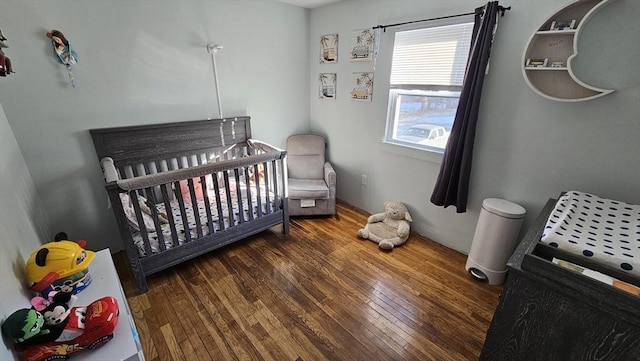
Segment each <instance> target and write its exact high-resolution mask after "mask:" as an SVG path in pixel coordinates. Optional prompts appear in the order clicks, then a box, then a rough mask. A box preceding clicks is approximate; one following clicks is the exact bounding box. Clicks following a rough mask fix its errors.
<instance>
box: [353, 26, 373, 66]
mask: <svg viewBox="0 0 640 361" xmlns="http://www.w3.org/2000/svg"><path fill="white" fill-rule="evenodd" d="M374 43H375V35H374V32H373V29H360V30H354V31H353V33H352V35H351V61H371V60H373V45H374Z"/></svg>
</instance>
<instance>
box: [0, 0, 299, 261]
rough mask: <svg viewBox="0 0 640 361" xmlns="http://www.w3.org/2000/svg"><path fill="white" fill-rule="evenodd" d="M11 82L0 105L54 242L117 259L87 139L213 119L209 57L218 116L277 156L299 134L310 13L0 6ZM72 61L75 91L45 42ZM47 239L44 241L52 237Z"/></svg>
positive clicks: (111, 4)
mask: <svg viewBox="0 0 640 361" xmlns="http://www.w3.org/2000/svg"><path fill="white" fill-rule="evenodd" d="M0 24H1V25H2V30H3V31H4V34H5V35H6V36H7V38H8V39H9V46H10V48H9V49H5V50H6V51H5V53H6V54H7V56H9V57H10V58H11V60H12V61H13V64H14V65H13V67H14V70H15V71H16V73H15V74H12V75H10V76H9V77H7V78H2V79H0V101H2V104H4V107H5V112H6V116H7V119H8V120H9V123H10V124H11V126H12V128H13V132H14V134H15V137H16V139H17V142H18V144H20V148H21V149H22V153H23V155H24V158H25V161H26V164H27V166H28V168H29V170H30V171H31V175H32V177H33V181H34V182H35V185H36V188H37V190H38V194H39V195H40V197H41V200H42V202H43V203H44V206H45V208H46V210H47V211H48V213H49V216H50V221H51V225H52V227H53V230H52V231H53V232H54V233H55V232H56V231H59V230H62V231H66V232H67V233H68V234H69V236H70V238H72V239H86V240H87V241H88V248H90V249H94V250H97V249H102V248H105V247H110V248H112V250H118V249H121V248H122V245H121V242H120V240H119V236H118V232H117V227H116V223H115V220H114V217H113V215H112V213H111V211H110V210H108V209H107V198H106V193H105V191H104V188H103V185H104V182H103V180H102V175H101V172H100V167H99V164H98V159H97V157H96V155H95V151H94V148H93V143H92V142H91V138H90V136H89V132H88V130H89V129H91V128H103V127H113V126H124V125H134V124H146V123H159V122H170V121H182V120H196V119H206V118H209V117H216V116H217V114H218V108H217V105H216V94H215V88H214V83H213V70H212V66H211V58H210V55H209V54H208V53H207V51H206V44H208V43H220V44H222V45H224V49H223V50H221V51H220V52H219V53H218V54H217V57H216V60H217V66H218V75H219V80H220V95H221V100H222V101H221V103H222V109H223V115H224V116H234V115H250V116H251V117H252V127H253V136H254V137H255V138H258V139H261V140H264V141H267V142H269V143H272V144H274V145H276V146H284V141H285V139H286V136H287V135H289V134H291V133H294V132H300V131H305V130H307V129H308V127H309V100H308V96H307V92H308V89H309V82H308V74H309V63H308V55H307V54H308V52H309V51H308V49H309V44H308V39H309V33H308V29H309V11H308V10H306V9H303V8H299V7H295V6H291V5H287V4H283V3H280V2H276V1H275V0H253V1H247V0H239V1H238V0H235V1H233V0H217V1H140V0H136V1H106V0H105V1H69V0H62V1H53V2H52V1H17V0H2V5H1V11H0ZM51 29H59V30H61V31H63V33H64V34H65V35H66V37H67V39H68V40H69V41H70V42H71V44H72V45H73V46H74V48H75V50H76V52H77V53H78V58H79V62H78V64H77V65H76V66H74V68H73V74H74V77H75V80H76V82H77V84H78V86H77V88H75V89H73V88H72V87H70V85H69V83H68V81H67V72H66V70H65V68H64V67H63V66H62V65H61V64H59V63H58V62H57V61H56V59H55V58H54V56H53V51H52V46H51V42H50V40H49V39H48V38H46V37H45V33H46V32H47V31H49V30H51ZM52 236H53V234H51V235H49V237H52Z"/></svg>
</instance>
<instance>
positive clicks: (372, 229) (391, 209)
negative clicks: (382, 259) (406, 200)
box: [358, 202, 412, 250]
mask: <svg viewBox="0 0 640 361" xmlns="http://www.w3.org/2000/svg"><path fill="white" fill-rule="evenodd" d="M384 208H385V211H384V212H383V213H376V214H373V215H371V216H369V219H367V224H366V225H365V226H364V228H362V229H360V230H359V231H358V237H360V238H364V239H369V240H371V241H373V242H375V243H377V244H378V246H379V247H380V248H382V249H384V250H391V249H393V247H398V246H400V245H402V244H404V243H405V242H406V241H407V238H409V231H410V229H411V225H410V222H412V219H411V215H410V214H409V210H407V207H406V206H405V205H404V204H402V203H400V202H386V203H385V204H384Z"/></svg>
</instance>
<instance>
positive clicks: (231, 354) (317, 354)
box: [114, 204, 502, 361]
mask: <svg viewBox="0 0 640 361" xmlns="http://www.w3.org/2000/svg"><path fill="white" fill-rule="evenodd" d="M338 215H339V216H338V218H333V217H331V218H302V219H301V218H295V219H292V220H291V232H290V234H289V235H283V234H282V233H281V228H280V227H275V228H273V229H272V230H269V231H266V232H262V233H260V234H258V235H256V236H253V237H250V238H248V239H246V240H244V241H241V242H237V243H235V244H233V245H230V246H226V247H224V248H222V249H219V250H216V251H213V252H211V253H209V254H206V255H204V256H201V257H198V258H196V259H195V260H192V261H190V262H187V263H186V264H182V265H179V266H176V267H172V268H170V269H168V270H166V271H163V272H160V273H158V274H155V275H152V276H150V277H148V278H147V280H148V283H149V292H148V293H146V294H142V295H138V294H137V291H136V288H135V283H134V281H133V277H132V275H131V273H130V270H129V268H128V263H127V261H126V256H125V254H124V253H120V254H117V255H115V257H114V258H115V261H116V267H117V269H118V272H119V273H120V277H121V279H122V284H123V287H124V289H125V292H126V294H127V300H128V302H129V306H130V308H131V311H132V313H133V315H134V318H135V322H136V325H137V327H138V331H139V333H140V337H141V341H142V346H143V350H144V353H145V357H146V359H147V360H149V361H155V360H278V361H280V360H299V361H303V360H304V361H312V360H367V361H368V360H437V361H443V360H477V359H478V356H479V354H480V350H481V348H482V344H483V342H484V337H485V333H486V330H487V328H488V327H489V323H490V322H491V317H492V315H493V312H494V310H495V307H496V306H497V303H498V295H499V293H500V292H501V290H502V288H501V287H500V286H489V285H487V284H482V283H478V282H476V281H474V280H473V279H471V277H470V276H469V275H468V274H467V273H466V272H465V270H464V264H465V261H466V256H465V255H463V254H460V253H458V252H456V251H453V250H451V249H449V248H446V247H444V246H442V245H439V244H437V243H435V242H432V241H429V240H427V239H424V238H422V237H420V236H417V235H411V237H410V238H409V240H408V242H407V243H406V244H405V245H403V246H401V247H399V248H396V249H394V250H393V251H392V252H384V251H382V250H380V249H379V248H378V246H377V245H376V244H375V243H373V242H371V241H365V240H360V239H358V237H357V236H356V232H357V230H358V229H359V228H361V227H362V226H363V225H364V224H365V223H366V219H367V216H368V215H367V214H365V213H364V212H361V211H359V210H356V209H353V208H352V207H350V206H348V205H345V204H338Z"/></svg>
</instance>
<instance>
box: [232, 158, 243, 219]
mask: <svg viewBox="0 0 640 361" xmlns="http://www.w3.org/2000/svg"><path fill="white" fill-rule="evenodd" d="M233 175H234V178H235V180H236V199H235V201H236V203H237V204H238V224H240V223H244V222H245V217H244V205H243V204H242V188H241V187H240V170H239V169H238V168H235V169H234V170H233Z"/></svg>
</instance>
